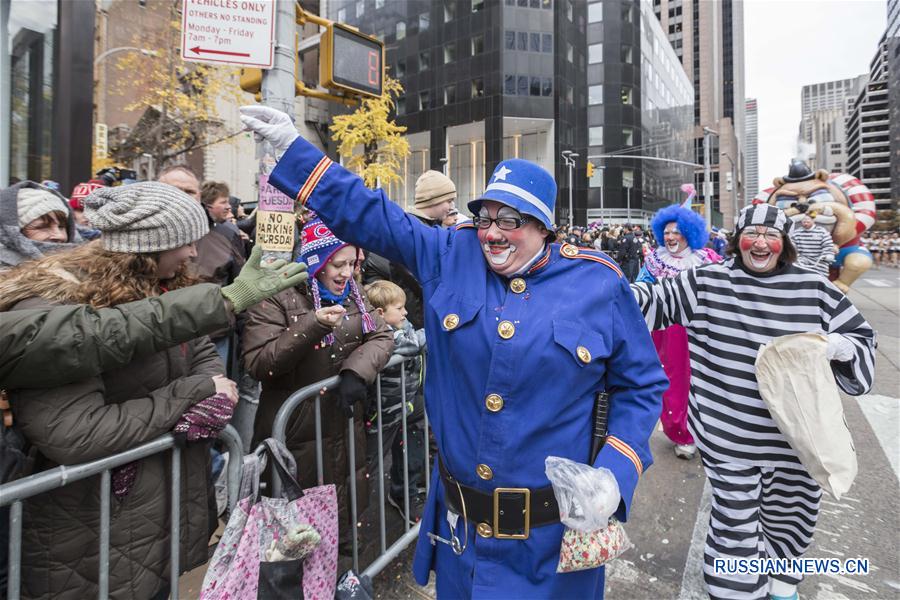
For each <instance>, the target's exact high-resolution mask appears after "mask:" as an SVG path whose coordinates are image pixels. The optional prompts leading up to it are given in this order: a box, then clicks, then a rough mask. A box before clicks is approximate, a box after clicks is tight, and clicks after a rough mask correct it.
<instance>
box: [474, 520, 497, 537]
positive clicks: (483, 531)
mask: <svg viewBox="0 0 900 600" xmlns="http://www.w3.org/2000/svg"><path fill="white" fill-rule="evenodd" d="M475 529H476V530H477V531H478V535H480V536H481V537H483V538H489V537H494V530H493V528H492V527H491V526H490V525H488V524H487V523H479V524H478V527H476V528H475Z"/></svg>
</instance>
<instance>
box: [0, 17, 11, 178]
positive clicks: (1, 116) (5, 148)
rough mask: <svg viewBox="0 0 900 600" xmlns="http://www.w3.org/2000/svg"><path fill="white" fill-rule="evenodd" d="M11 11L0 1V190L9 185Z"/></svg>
mask: <svg viewBox="0 0 900 600" xmlns="http://www.w3.org/2000/svg"><path fill="white" fill-rule="evenodd" d="M10 10H12V1H11V0H0V81H2V82H3V85H0V188H4V187H6V186H8V185H9V166H10V165H9V163H10V160H11V157H10V155H9V144H10V129H11V124H12V115H11V114H10V113H11V111H10V106H11V94H12V91H11V90H10V88H11V87H12V86H11V85H10V83H11V82H12V77H11V75H10V69H11V68H12V67H11V61H10V58H9V51H8V48H9V13H10Z"/></svg>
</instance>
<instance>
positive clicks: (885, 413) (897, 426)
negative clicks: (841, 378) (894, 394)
mask: <svg viewBox="0 0 900 600" xmlns="http://www.w3.org/2000/svg"><path fill="white" fill-rule="evenodd" d="M857 401H858V403H859V408H860V410H862V413H863V414H864V415H865V416H866V420H868V421H869V425H870V426H871V427H872V431H874V432H875V437H876V438H877V439H878V443H879V444H880V445H881V449H882V450H883V451H884V453H885V455H886V456H887V459H888V461H890V463H891V467H892V468H893V469H894V475H896V476H897V479H900V439H898V438H897V431H900V410H898V409H900V398H891V397H889V396H879V395H877V394H870V395H866V396H859V397H858V398H857Z"/></svg>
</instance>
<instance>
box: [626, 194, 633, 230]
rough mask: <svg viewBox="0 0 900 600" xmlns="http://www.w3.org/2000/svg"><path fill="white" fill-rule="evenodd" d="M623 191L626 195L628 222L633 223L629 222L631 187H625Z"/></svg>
mask: <svg viewBox="0 0 900 600" xmlns="http://www.w3.org/2000/svg"><path fill="white" fill-rule="evenodd" d="M625 193H626V194H627V196H628V217H627V218H628V224H629V225H633V223H632V222H631V188H630V187H627V188H625Z"/></svg>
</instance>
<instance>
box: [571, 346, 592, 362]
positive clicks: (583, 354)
mask: <svg viewBox="0 0 900 600" xmlns="http://www.w3.org/2000/svg"><path fill="white" fill-rule="evenodd" d="M575 352H576V353H577V354H578V358H579V359H580V360H581V362H583V363H589V362H591V351H590V350H588V349H587V348H585V347H584V346H578V348H576V349H575Z"/></svg>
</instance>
